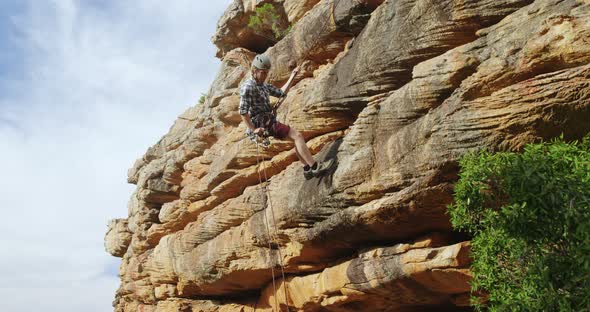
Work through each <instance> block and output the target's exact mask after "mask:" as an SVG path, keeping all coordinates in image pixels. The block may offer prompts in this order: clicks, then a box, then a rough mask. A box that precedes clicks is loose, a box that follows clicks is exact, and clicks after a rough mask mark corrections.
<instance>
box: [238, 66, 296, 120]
mask: <svg viewBox="0 0 590 312" xmlns="http://www.w3.org/2000/svg"><path fill="white" fill-rule="evenodd" d="M270 95H272V96H274V97H284V96H285V92H283V90H281V89H279V88H277V87H275V86H273V85H271V84H268V83H261V84H259V83H257V82H256V80H254V78H250V79H248V80H246V82H244V84H243V85H242V87H241V88H240V115H245V114H249V115H250V118H251V120H252V123H253V124H254V126H256V127H264V125H263V124H262V120H264V116H271V118H272V121H274V120H275V117H274V116H273V115H272V108H271V107H270V100H269V98H268V97H269V96H270Z"/></svg>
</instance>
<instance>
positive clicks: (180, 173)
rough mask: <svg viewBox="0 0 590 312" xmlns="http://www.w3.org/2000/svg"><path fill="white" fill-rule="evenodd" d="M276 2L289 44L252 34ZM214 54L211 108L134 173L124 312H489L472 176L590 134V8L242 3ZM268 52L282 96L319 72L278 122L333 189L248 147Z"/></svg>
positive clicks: (123, 249)
mask: <svg viewBox="0 0 590 312" xmlns="http://www.w3.org/2000/svg"><path fill="white" fill-rule="evenodd" d="M263 3H272V4H274V5H275V7H276V8H278V9H279V10H280V12H281V18H284V19H287V21H288V22H290V23H292V25H293V28H292V30H291V32H290V33H289V34H288V35H287V36H286V37H285V38H283V39H282V40H280V41H279V42H276V43H275V42H269V41H268V40H266V39H265V37H264V36H260V35H258V34H256V33H255V32H253V31H252V30H251V29H249V28H247V27H246V24H247V21H248V17H249V16H250V15H251V14H253V12H254V10H255V8H256V7H257V6H260V5H262V4H263ZM213 41H214V43H215V44H216V45H217V46H218V48H219V50H218V57H220V58H221V59H222V65H221V68H220V69H219V72H218V74H217V78H216V79H215V81H214V82H213V84H212V86H211V89H210V91H209V93H208V97H207V99H206V101H205V103H204V104H203V105H197V106H195V107H191V108H189V109H188V110H187V111H186V112H185V113H184V114H182V115H181V116H180V117H179V118H178V119H177V120H176V121H175V122H174V124H173V126H172V127H171V129H170V131H169V132H168V133H167V134H165V135H164V136H163V137H162V139H161V140H160V141H159V142H157V143H156V144H155V145H154V146H152V147H151V148H150V149H149V150H148V151H147V152H146V153H145V155H144V156H143V157H141V158H140V159H139V160H137V162H136V163H135V165H134V166H133V168H131V169H130V170H129V173H128V176H129V178H128V180H129V182H130V183H133V184H136V185H137V189H136V191H135V192H134V193H133V194H132V195H131V200H130V201H129V206H128V211H129V216H128V218H127V219H124V220H114V221H113V222H112V223H111V224H110V226H109V230H108V233H107V235H106V238H105V246H106V249H107V251H108V252H109V253H111V254H112V255H114V256H118V257H122V264H121V267H120V277H121V286H120V289H119V290H118V291H117V293H116V297H115V301H114V307H115V311H273V310H274V311H281V310H282V311H287V306H289V307H290V310H291V311H445V310H448V311H460V310H467V311H469V310H470V307H469V284H468V282H469V277H470V273H469V261H470V260H469V256H468V255H469V241H468V238H466V237H464V236H463V235H461V234H459V233H454V232H453V231H452V230H451V227H450V223H449V220H448V217H447V215H446V213H445V211H446V206H447V205H448V204H449V203H450V202H451V200H452V192H453V183H454V182H455V181H456V180H457V172H458V166H457V160H458V159H459V158H460V157H461V155H463V154H465V153H466V152H469V151H471V150H474V149H480V148H488V149H491V150H518V149H519V148H521V147H522V146H523V145H524V144H526V143H529V142H533V141H539V140H541V139H550V138H553V137H555V136H558V135H560V134H561V133H563V134H564V136H565V137H566V138H580V137H581V136H582V135H584V134H585V133H587V132H589V131H590V64H589V63H590V1H588V0H471V1H459V0H437V1H433V0H385V1H383V0H372V1H371V0H282V1H278V0H275V1H253V0H235V1H234V2H233V3H232V4H231V5H230V7H229V8H228V9H227V11H226V13H225V15H224V16H223V17H222V18H221V19H220V21H219V24H218V31H217V33H216V34H215V36H214V38H213ZM262 52H264V53H266V54H267V55H268V56H270V58H271V59H272V61H273V64H274V65H273V68H272V70H271V73H270V76H269V80H270V82H271V83H274V84H282V83H284V82H285V81H286V79H287V78H288V75H289V73H290V66H293V64H295V63H297V64H302V63H303V64H304V68H303V71H302V72H301V73H300V75H299V77H297V79H296V84H295V86H294V87H293V88H292V89H291V91H290V92H289V94H288V96H287V98H286V100H285V102H284V104H283V105H282V106H281V108H280V109H279V112H278V115H279V119H281V120H282V121H284V122H286V123H288V124H290V125H291V126H293V127H295V128H296V129H298V130H300V131H301V132H302V134H303V135H304V136H305V137H306V139H307V140H308V144H309V146H310V147H311V149H312V151H313V152H314V153H317V154H316V158H318V159H327V158H331V159H334V160H335V162H336V165H335V166H334V167H333V168H332V170H331V172H330V173H329V174H328V175H326V176H324V177H322V178H319V179H312V180H308V181H306V180H305V179H304V178H303V176H302V174H301V170H302V169H301V165H300V164H299V163H298V161H297V157H296V155H295V153H294V151H293V145H292V144H291V143H289V142H283V141H277V140H274V141H272V143H273V144H272V145H271V146H270V147H269V148H267V149H266V148H260V149H257V147H256V145H255V144H253V143H252V142H250V141H248V140H244V139H243V138H244V135H243V133H244V125H242V124H240V116H239V115H238V112H237V107H238V103H239V96H238V88H239V85H240V83H241V82H242V81H244V79H246V78H247V77H248V72H249V70H248V68H249V63H250V61H251V60H252V58H253V57H254V55H255V54H256V53H262ZM257 156H259V157H257ZM260 180H263V181H264V182H263V183H260V182H259V181H260Z"/></svg>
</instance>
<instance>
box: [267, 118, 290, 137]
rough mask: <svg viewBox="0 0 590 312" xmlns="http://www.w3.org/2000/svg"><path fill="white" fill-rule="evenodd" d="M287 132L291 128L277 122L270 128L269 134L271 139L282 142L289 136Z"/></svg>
mask: <svg viewBox="0 0 590 312" xmlns="http://www.w3.org/2000/svg"><path fill="white" fill-rule="evenodd" d="M289 130H291V127H289V126H287V125H285V124H282V123H280V122H278V121H277V122H275V123H274V124H273V125H272V127H271V134H272V136H273V137H275V138H277V139H280V140H282V139H285V138H287V137H288V136H289Z"/></svg>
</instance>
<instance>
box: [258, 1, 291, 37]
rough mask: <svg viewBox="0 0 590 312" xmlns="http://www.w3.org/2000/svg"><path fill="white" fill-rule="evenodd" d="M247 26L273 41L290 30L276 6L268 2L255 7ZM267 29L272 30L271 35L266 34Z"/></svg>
mask: <svg viewBox="0 0 590 312" xmlns="http://www.w3.org/2000/svg"><path fill="white" fill-rule="evenodd" d="M248 27H250V28H252V29H253V30H254V32H255V33H256V34H258V35H260V36H263V37H265V38H267V39H270V40H272V41H274V42H277V41H279V40H281V39H282V38H283V37H285V36H286V35H287V34H288V33H289V32H290V31H291V25H288V23H286V22H284V19H282V18H281V16H280V14H279V13H278V12H277V10H276V8H275V7H274V6H273V5H272V4H270V3H265V4H263V5H262V6H260V7H258V8H256V10H255V11H254V15H251V16H250V20H249V21H248ZM267 29H270V30H271V31H272V36H269V35H267Z"/></svg>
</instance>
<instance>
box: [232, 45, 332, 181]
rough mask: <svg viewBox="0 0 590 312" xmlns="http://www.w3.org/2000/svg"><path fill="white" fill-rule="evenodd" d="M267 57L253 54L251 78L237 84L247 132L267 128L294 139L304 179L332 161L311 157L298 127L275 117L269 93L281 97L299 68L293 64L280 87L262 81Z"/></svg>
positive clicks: (267, 66) (275, 134) (261, 131)
mask: <svg viewBox="0 0 590 312" xmlns="http://www.w3.org/2000/svg"><path fill="white" fill-rule="evenodd" d="M270 65H271V64H270V59H269V58H268V57H267V56H266V55H256V57H255V58H254V61H253V62H252V78H250V79H248V80H247V81H246V82H245V83H244V84H243V85H242V87H241V88H240V115H241V117H242V120H243V121H244V122H245V123H246V126H247V127H248V133H254V134H256V135H260V136H262V135H264V133H265V132H267V133H268V134H269V135H270V136H273V137H274V138H276V139H279V140H285V139H288V140H292V141H294V142H295V152H296V153H297V157H299V160H300V161H301V162H302V163H303V176H304V177H305V179H308V180H309V179H311V178H313V177H319V176H320V175H321V174H322V173H324V172H325V171H326V170H327V169H329V167H330V166H331V164H332V160H329V161H327V162H321V163H318V162H316V161H315V160H314V158H313V156H312V155H311V152H310V151H309V148H308V147H307V144H306V143H305V139H304V138H303V136H302V135H301V133H299V131H297V130H295V129H293V128H291V127H289V126H288V125H285V124H282V123H280V122H278V121H277V120H276V116H275V115H274V114H273V111H272V107H271V106H270V100H269V96H271V95H272V96H274V97H284V96H286V94H287V92H288V91H289V89H290V88H291V84H292V83H293V79H294V78H295V75H297V73H298V72H299V67H296V68H295V69H294V70H293V72H292V73H291V76H290V77H289V80H288V81H287V83H285V85H284V86H283V87H282V88H280V89H279V88H277V87H275V86H273V85H271V84H268V83H265V82H264V81H265V80H266V77H267V75H268V71H269V70H270Z"/></svg>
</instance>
